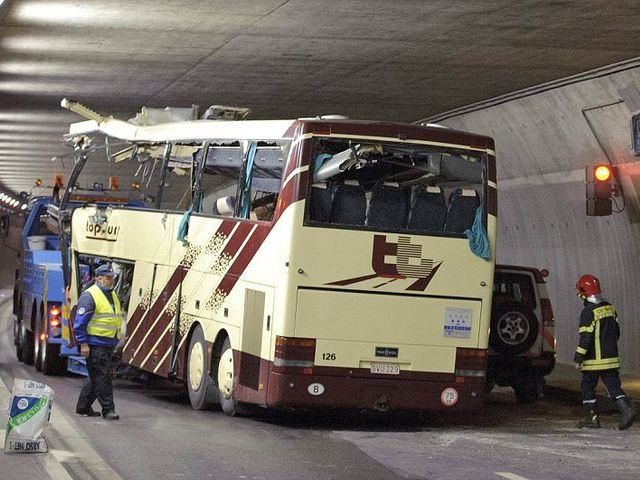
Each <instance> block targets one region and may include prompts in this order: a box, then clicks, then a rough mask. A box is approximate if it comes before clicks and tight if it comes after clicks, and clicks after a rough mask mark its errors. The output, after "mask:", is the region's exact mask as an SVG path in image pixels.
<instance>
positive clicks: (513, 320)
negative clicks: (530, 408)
mask: <svg viewBox="0 0 640 480" xmlns="http://www.w3.org/2000/svg"><path fill="white" fill-rule="evenodd" d="M548 273H549V272H547V271H546V270H542V271H541V270H538V269H537V268H533V267H522V266H512V265H496V271H495V276H494V282H493V306H492V311H491V332H490V335H489V361H488V365H487V392H489V391H491V389H492V388H493V386H494V385H499V386H502V387H512V388H513V390H514V392H515V394H516V398H517V399H518V402H520V403H533V402H535V401H536V400H537V399H538V396H539V394H540V393H541V392H542V388H543V387H544V377H545V375H548V374H549V373H551V371H552V370H553V367H554V366H555V361H556V353H555V346H556V345H555V336H554V318H553V309H552V308H551V302H550V301H549V297H548V296H547V289H546V285H545V281H544V279H545V277H547V276H548Z"/></svg>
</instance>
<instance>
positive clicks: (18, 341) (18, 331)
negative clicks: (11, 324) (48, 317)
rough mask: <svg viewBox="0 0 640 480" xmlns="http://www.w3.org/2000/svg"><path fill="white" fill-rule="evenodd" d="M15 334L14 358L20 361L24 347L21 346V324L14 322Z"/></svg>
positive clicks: (22, 359)
mask: <svg viewBox="0 0 640 480" xmlns="http://www.w3.org/2000/svg"><path fill="white" fill-rule="evenodd" d="M15 330H16V332H15V335H16V340H15V344H16V358H17V359H18V361H20V362H24V348H23V346H22V324H20V323H19V322H15Z"/></svg>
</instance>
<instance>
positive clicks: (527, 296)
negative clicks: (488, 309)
mask: <svg viewBox="0 0 640 480" xmlns="http://www.w3.org/2000/svg"><path fill="white" fill-rule="evenodd" d="M493 301H494V302H503V301H512V302H518V303H522V304H523V305H526V306H527V307H529V308H530V309H532V310H535V309H536V306H537V303H536V292H535V287H534V279H533V278H531V276H530V275H527V274H526V273H505V272H497V271H496V275H495V279H494V283H493Z"/></svg>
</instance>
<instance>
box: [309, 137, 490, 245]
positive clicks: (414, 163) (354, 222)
mask: <svg viewBox="0 0 640 480" xmlns="http://www.w3.org/2000/svg"><path fill="white" fill-rule="evenodd" d="M485 157H486V155H485V154H484V153H483V152H477V151H471V150H462V149H453V148H442V147H435V146H432V145H427V144H418V143H392V142H376V141H371V140H358V139H336V138H315V139H314V144H313V149H312V157H311V158H312V161H311V170H312V172H313V173H312V177H311V178H312V181H311V185H310V187H309V192H308V196H307V211H306V220H305V225H308V226H325V227H327V226H329V227H334V228H348V229H362V230H376V231H388V232H414V233H422V234H435V235H451V236H459V235H462V234H463V233H464V231H465V230H467V229H469V228H471V226H472V224H473V221H474V219H475V217H476V214H477V213H480V214H481V215H484V211H483V210H484V208H483V207H484V201H483V198H484V191H485V188H484V183H485V178H486V175H485V163H486V161H485Z"/></svg>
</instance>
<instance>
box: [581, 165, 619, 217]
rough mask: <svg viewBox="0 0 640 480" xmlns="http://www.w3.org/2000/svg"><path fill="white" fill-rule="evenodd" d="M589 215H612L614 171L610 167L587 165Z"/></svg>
mask: <svg viewBox="0 0 640 480" xmlns="http://www.w3.org/2000/svg"><path fill="white" fill-rule="evenodd" d="M585 172H586V181H587V191H586V194H587V215H589V216H596V217H599V216H605V215H611V213H612V205H611V197H612V196H613V183H612V182H613V169H612V167H611V166H610V165H587V167H586V170H585Z"/></svg>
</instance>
